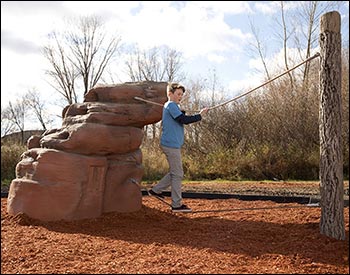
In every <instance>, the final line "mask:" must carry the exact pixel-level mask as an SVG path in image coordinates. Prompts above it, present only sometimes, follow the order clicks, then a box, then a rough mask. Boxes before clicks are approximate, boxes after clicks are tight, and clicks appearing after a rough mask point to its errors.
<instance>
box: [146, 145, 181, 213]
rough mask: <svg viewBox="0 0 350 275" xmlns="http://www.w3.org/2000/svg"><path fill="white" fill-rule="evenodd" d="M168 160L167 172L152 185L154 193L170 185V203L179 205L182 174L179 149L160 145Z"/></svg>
mask: <svg viewBox="0 0 350 275" xmlns="http://www.w3.org/2000/svg"><path fill="white" fill-rule="evenodd" d="M160 147H161V148H162V150H163V152H164V154H165V156H166V158H167V160H168V164H169V173H167V174H166V175H165V176H164V177H163V178H162V179H161V180H160V181H159V182H158V183H157V184H156V185H155V186H153V187H152V189H153V191H154V192H156V193H161V192H162V191H163V190H165V189H166V188H168V187H169V186H171V205H172V207H180V206H181V205H182V193H181V183H182V179H183V176H184V172H183V168H182V160H181V149H177V148H170V147H165V146H162V145H161V146H160Z"/></svg>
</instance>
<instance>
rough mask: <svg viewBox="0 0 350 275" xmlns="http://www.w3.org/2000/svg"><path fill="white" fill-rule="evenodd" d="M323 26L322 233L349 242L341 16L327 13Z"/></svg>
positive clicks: (323, 17) (321, 42)
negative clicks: (343, 132) (345, 209)
mask: <svg viewBox="0 0 350 275" xmlns="http://www.w3.org/2000/svg"><path fill="white" fill-rule="evenodd" d="M320 26H321V29H320V39H319V42H320V57H321V59H320V61H321V68H320V109H319V115H320V121H319V122H320V124H319V133H320V191H321V221H320V231H321V234H325V235H327V236H329V237H333V238H336V239H338V240H345V226H344V182H343V151H342V138H341V119H342V118H341V114H342V112H341V35H340V14H339V13H338V12H335V11H334V12H329V13H326V14H324V15H323V16H322V17H321V24H320Z"/></svg>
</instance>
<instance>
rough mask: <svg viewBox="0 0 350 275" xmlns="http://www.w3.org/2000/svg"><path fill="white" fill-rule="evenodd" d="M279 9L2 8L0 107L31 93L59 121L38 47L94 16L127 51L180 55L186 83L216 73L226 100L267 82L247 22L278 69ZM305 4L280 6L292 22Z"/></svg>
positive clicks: (74, 4) (219, 4)
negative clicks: (163, 50)
mask: <svg viewBox="0 0 350 275" xmlns="http://www.w3.org/2000/svg"><path fill="white" fill-rule="evenodd" d="M341 2H342V4H343V5H342V8H341V9H339V10H337V11H338V12H339V13H340V14H341V20H342V35H343V38H342V39H343V42H346V43H347V44H348V43H349V38H348V33H349V23H348V22H349V13H348V10H349V2H348V1H341ZM279 3H280V2H279V1H241V2H239V1H238V2H231V1H215V2H212V1H158V2H153V1H127V2H123V1H98V2H97V1H89V2H88V1H82V2H80V1H22V2H21V1H1V102H2V106H4V105H6V104H7V103H8V101H9V100H11V101H14V100H15V99H16V98H18V97H19V96H20V95H21V94H23V93H26V92H27V91H28V90H29V89H32V88H35V89H37V90H38V91H39V92H40V93H41V94H42V95H43V98H47V100H48V104H49V105H50V104H51V106H50V108H51V110H52V112H53V113H55V112H56V113H57V114H60V112H61V109H62V106H58V104H57V101H55V100H54V96H52V94H53V93H54V91H53V88H52V87H50V86H49V85H48V84H47V82H46V81H47V80H49V79H48V78H47V76H46V75H45V73H44V71H45V69H48V68H49V67H48V64H47V61H46V60H45V59H44V57H43V55H42V53H41V47H42V46H44V45H46V44H47V34H48V33H50V32H52V31H53V30H60V29H62V28H64V27H66V25H65V23H64V22H65V21H64V20H65V19H67V18H69V17H78V16H81V15H91V14H96V15H99V16H102V17H103V18H104V19H105V22H106V27H107V29H108V30H110V31H111V32H113V31H117V32H118V33H120V35H121V39H122V43H124V45H136V44H137V46H138V47H140V48H141V49H148V48H151V47H157V46H161V45H167V46H169V47H172V48H175V49H177V50H178V51H180V52H181V53H182V54H183V57H184V61H185V63H184V65H183V70H184V71H185V72H187V73H188V76H189V78H196V77H199V76H201V77H203V78H206V77H207V76H208V75H210V72H212V71H213V70H215V71H216V75H217V78H218V82H219V83H220V85H221V86H222V87H223V88H224V90H225V91H226V93H227V94H228V95H226V96H228V97H230V96H231V95H236V94H240V93H243V92H246V91H247V90H249V89H252V88H254V87H257V86H259V85H260V84H261V83H263V82H264V79H263V77H262V74H261V73H259V71H260V72H261V69H262V64H261V62H260V59H259V58H258V55H257V54H256V53H255V56H254V54H253V53H252V52H251V51H250V50H249V49H250V46H249V45H250V44H251V43H252V42H253V41H254V39H253V35H252V30H251V28H250V25H249V20H252V21H253V22H254V24H255V26H256V27H257V28H258V29H259V31H260V35H261V39H262V40H263V42H264V43H265V46H266V58H267V61H268V65H269V67H270V68H273V67H276V68H278V64H281V60H282V59H281V57H282V42H281V41H280V40H278V38H277V34H278V32H281V29H280V28H279V27H278V20H280V7H279ZM303 4H305V2H285V10H286V13H287V14H288V15H293V14H294V13H295V12H296V10H297V9H298V8H300V7H301V6H302V5H303ZM292 17H293V18H294V16H290V17H289V21H292V20H291V19H292ZM299 27H300V25H299ZM301 27H307V26H301ZM295 31H296V32H298V29H296V30H295ZM299 31H300V30H299ZM174 36H175V37H178V38H179V39H174ZM289 47H290V54H291V56H290V58H291V60H294V62H295V64H297V63H300V62H301V60H297V58H294V56H295V55H294V54H295V49H294V48H293V47H294V45H292V43H290V45H289ZM317 51H318V49H317V48H315V49H313V52H317ZM122 63H123V59H122V57H121V58H120V60H119V62H118V64H115V66H114V70H115V71H114V72H115V75H116V76H117V77H116V78H118V80H120V83H121V82H125V81H129V79H126V78H125V76H123V74H122V73H121V72H119V71H118V70H120V68H121V66H122ZM295 64H294V65H295ZM291 65H293V64H291ZM280 72H281V71H279V72H278V73H276V75H277V74H279V73H280Z"/></svg>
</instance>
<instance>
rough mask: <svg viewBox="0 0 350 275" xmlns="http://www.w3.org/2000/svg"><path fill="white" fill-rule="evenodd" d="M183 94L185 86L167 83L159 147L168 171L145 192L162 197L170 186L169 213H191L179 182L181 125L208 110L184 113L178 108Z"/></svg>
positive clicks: (194, 120)
mask: <svg viewBox="0 0 350 275" xmlns="http://www.w3.org/2000/svg"><path fill="white" fill-rule="evenodd" d="M184 93H185V87H184V86H182V85H179V84H177V83H169V84H168V86H167V96H168V101H167V102H166V103H165V104H164V107H163V116H162V135H161V139H160V145H161V148H162V150H163V152H164V154H165V156H166V158H167V161H168V164H169V172H168V173H167V174H166V175H165V176H164V177H163V178H162V179H161V180H160V181H159V183H158V184H156V185H155V186H153V187H152V188H151V189H150V190H149V194H150V195H152V196H157V197H160V198H163V195H162V191H163V190H164V189H166V188H168V187H169V186H171V206H172V207H171V208H172V212H191V211H192V210H191V208H189V207H188V206H187V205H185V204H183V203H182V192H181V182H182V179H183V168H182V160H181V147H182V145H183V143H184V124H190V123H194V122H198V121H200V120H201V119H202V115H205V114H206V113H207V112H208V108H203V109H202V110H201V111H200V112H199V113H198V114H195V115H191V116H187V115H185V114H184V113H183V112H182V111H181V110H180V108H179V105H178V104H179V103H180V101H181V99H182V96H183V94H184Z"/></svg>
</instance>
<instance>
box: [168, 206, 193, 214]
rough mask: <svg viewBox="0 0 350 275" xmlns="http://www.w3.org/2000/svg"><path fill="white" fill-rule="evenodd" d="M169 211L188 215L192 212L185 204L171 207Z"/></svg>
mask: <svg viewBox="0 0 350 275" xmlns="http://www.w3.org/2000/svg"><path fill="white" fill-rule="evenodd" d="M171 211H172V212H183V213H189V212H192V209H191V208H189V207H188V206H187V205H186V204H183V205H181V206H180V207H171Z"/></svg>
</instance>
